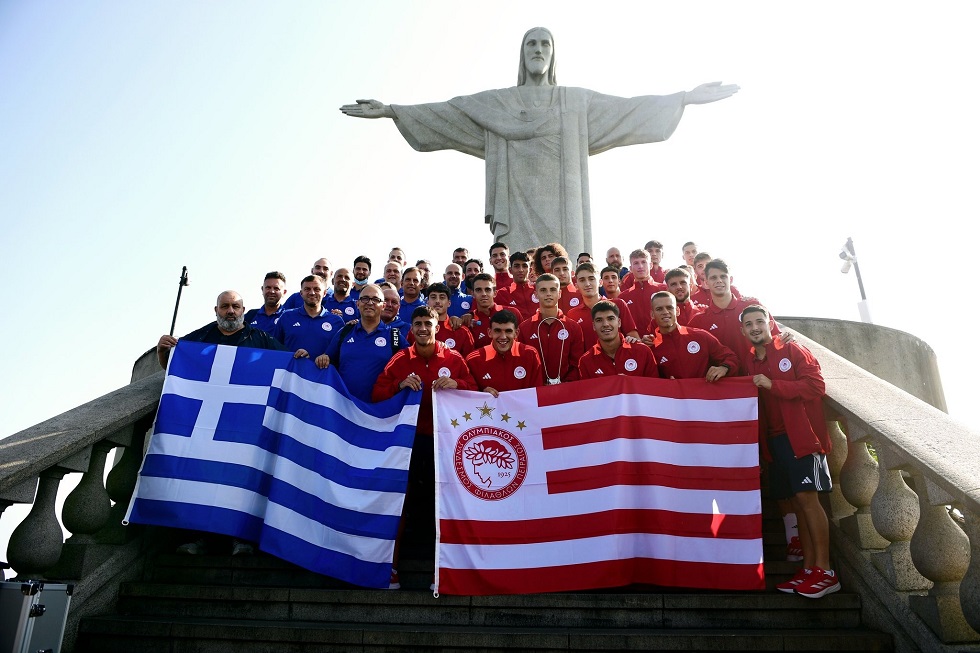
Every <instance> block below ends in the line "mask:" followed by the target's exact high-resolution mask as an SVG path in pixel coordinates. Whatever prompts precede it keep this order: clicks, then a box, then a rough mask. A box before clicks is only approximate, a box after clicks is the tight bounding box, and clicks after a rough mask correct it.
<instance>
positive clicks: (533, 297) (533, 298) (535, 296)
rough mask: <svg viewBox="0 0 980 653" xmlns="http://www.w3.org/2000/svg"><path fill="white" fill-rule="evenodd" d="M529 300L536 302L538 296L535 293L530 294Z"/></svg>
mask: <svg viewBox="0 0 980 653" xmlns="http://www.w3.org/2000/svg"><path fill="white" fill-rule="evenodd" d="M531 301H532V302H534V303H535V304H537V303H538V296H537V295H531Z"/></svg>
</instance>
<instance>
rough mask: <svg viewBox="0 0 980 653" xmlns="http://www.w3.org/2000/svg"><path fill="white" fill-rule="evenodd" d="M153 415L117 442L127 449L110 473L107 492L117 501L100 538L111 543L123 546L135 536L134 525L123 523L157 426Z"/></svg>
mask: <svg viewBox="0 0 980 653" xmlns="http://www.w3.org/2000/svg"><path fill="white" fill-rule="evenodd" d="M153 417H154V416H153V415H148V416H147V417H144V418H142V419H141V420H139V421H137V422H136V423H135V424H134V425H133V426H132V428H130V429H126V433H125V434H123V433H122V432H121V433H120V434H119V437H117V438H115V439H114V441H115V442H116V443H117V444H119V445H121V446H122V447H123V450H122V455H121V456H120V457H119V458H118V460H117V461H116V464H115V465H114V466H113V467H112V469H111V470H109V475H108V477H106V490H107V491H108V492H109V497H110V498H111V499H112V500H113V501H114V502H115V505H113V506H112V510H111V511H110V513H109V523H108V524H106V527H105V528H104V529H102V530H101V531H100V532H99V534H98V535H97V538H98V540H99V541H100V542H104V543H107V544H122V543H124V542H126V541H127V540H128V539H129V538H131V537H133V535H134V533H135V531H134V528H133V527H132V526H130V527H126V526H123V524H122V521H123V518H124V517H125V516H126V511H127V510H128V509H129V501H130V499H131V498H132V496H133V491H134V490H135V489H136V477H137V475H138V474H139V470H140V466H141V465H142V464H143V448H144V443H145V442H146V436H147V431H148V429H149V428H150V427H151V426H152V425H153Z"/></svg>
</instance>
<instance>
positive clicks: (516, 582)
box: [439, 558, 766, 596]
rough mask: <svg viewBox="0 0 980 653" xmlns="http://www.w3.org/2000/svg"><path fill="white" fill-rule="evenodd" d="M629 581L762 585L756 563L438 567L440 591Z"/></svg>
mask: <svg viewBox="0 0 980 653" xmlns="http://www.w3.org/2000/svg"><path fill="white" fill-rule="evenodd" d="M635 584H644V585H660V586H665V587H691V588H699V589H720V590H764V589H765V587H766V582H765V573H764V571H763V568H762V563H759V564H747V565H731V564H721V563H709V562H677V561H675V560H653V559H650V558H632V559H628V560H610V561H606V562H590V563H585V564H580V565H566V566H558V567H542V568H537V569H497V570H472V569H447V568H446V567H440V568H439V592H440V593H442V594H458V595H471V596H484V595H489V594H536V593H538V592H569V591H574V590H587V589H592V588H599V587H622V586H624V585H635Z"/></svg>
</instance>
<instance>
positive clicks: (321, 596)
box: [119, 583, 861, 629]
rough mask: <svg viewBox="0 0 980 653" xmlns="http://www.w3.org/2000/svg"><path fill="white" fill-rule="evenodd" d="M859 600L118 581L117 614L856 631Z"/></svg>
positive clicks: (854, 597)
mask: <svg viewBox="0 0 980 653" xmlns="http://www.w3.org/2000/svg"><path fill="white" fill-rule="evenodd" d="M860 609H861V600H860V597H859V596H857V595H856V594H850V593H846V592H838V593H836V594H831V595H828V596H826V597H824V598H822V599H820V600H811V599H805V598H803V597H800V596H796V595H793V594H782V593H779V592H765V593H763V592H751V593H750V592H746V593H741V594H734V593H721V592H717V593H715V592H699V593H692V592H689V591H685V592H683V593H632V594H622V593H567V594H534V595H511V596H473V597H470V596H440V597H439V598H434V597H433V596H432V593H431V592H428V591H410V590H400V591H392V590H325V589H310V588H281V587H275V588H272V587H269V588H261V587H227V586H223V587H221V586H206V585H165V584H158V583H125V584H123V585H122V586H121V588H120V594H119V612H120V613H122V614H125V615H127V616H133V617H135V616H145V617H152V618H154V619H157V618H166V617H171V618H175V619H176V618H186V617H207V618H215V619H248V620H259V621H277V622H280V623H285V622H290V621H317V622H321V623H337V622H339V623H350V622H364V623H384V624H413V625H447V626H461V627H462V626H480V627H484V626H486V627H508V628H609V629H622V628H703V629H717V628H855V627H858V626H860V624H861V615H860Z"/></svg>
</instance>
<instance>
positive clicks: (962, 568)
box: [909, 474, 980, 644]
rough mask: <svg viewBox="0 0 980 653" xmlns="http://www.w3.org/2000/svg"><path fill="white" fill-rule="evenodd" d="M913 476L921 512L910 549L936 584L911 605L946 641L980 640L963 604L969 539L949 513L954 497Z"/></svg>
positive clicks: (913, 598)
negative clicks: (962, 594) (961, 593)
mask: <svg viewBox="0 0 980 653" xmlns="http://www.w3.org/2000/svg"><path fill="white" fill-rule="evenodd" d="M914 480H915V488H916V490H918V494H919V513H920V515H921V516H920V518H919V524H918V526H916V529H915V534H914V535H913V536H912V542H911V545H910V551H911V553H912V562H913V563H914V564H915V568H916V569H917V570H918V572H919V573H920V574H922V575H923V576H924V577H926V578H928V579H929V580H930V581H932V583H933V585H932V588H931V589H930V590H929V593H928V594H927V595H926V596H910V597H909V605H910V606H911V607H912V609H913V610H914V611H915V612H916V614H918V615H919V616H920V617H922V620H923V621H925V622H926V623H927V624H929V627H930V628H932V630H933V632H935V633H936V635H937V636H938V637H939V639H941V640H942V641H943V642H945V643H947V644H949V643H952V642H977V641H980V634H978V633H977V631H975V630H974V629H973V628H971V627H970V625H969V624H968V623H967V621H966V618H965V617H964V615H963V609H962V607H961V606H960V580H961V579H962V578H963V575H964V574H966V570H967V568H968V567H969V565H970V540H969V538H967V536H966V533H964V532H963V530H962V529H961V528H960V527H959V526H957V525H956V523H955V522H954V521H953V519H952V518H951V517H950V516H949V510H948V506H949V504H950V503H952V500H953V499H952V497H951V496H949V494H948V493H947V492H946V491H945V490H943V489H942V488H940V487H939V486H938V485H936V484H935V483H933V482H932V481H931V480H929V479H928V478H926V477H925V476H923V475H921V474H915V476H914Z"/></svg>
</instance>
